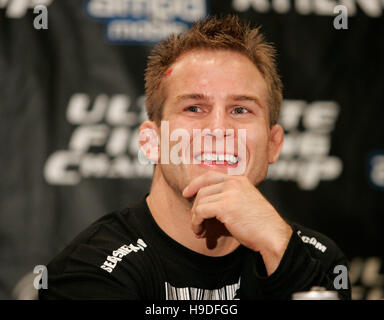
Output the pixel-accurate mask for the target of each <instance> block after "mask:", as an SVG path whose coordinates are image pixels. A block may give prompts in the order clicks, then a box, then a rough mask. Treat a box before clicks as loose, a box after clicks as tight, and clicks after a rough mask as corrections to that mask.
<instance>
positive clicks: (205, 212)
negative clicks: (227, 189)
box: [191, 201, 219, 235]
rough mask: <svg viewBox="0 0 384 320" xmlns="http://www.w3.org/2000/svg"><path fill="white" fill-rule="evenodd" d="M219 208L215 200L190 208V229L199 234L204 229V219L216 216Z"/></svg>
mask: <svg viewBox="0 0 384 320" xmlns="http://www.w3.org/2000/svg"><path fill="white" fill-rule="evenodd" d="M218 214H219V210H218V209H217V201H214V202H209V203H204V204H200V205H197V206H196V207H195V208H193V209H192V219H191V222H192V230H193V232H194V233H195V234H196V235H201V234H202V232H203V231H204V225H203V223H204V220H207V219H211V218H217V216H218Z"/></svg>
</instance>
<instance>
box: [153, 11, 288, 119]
mask: <svg viewBox="0 0 384 320" xmlns="http://www.w3.org/2000/svg"><path fill="white" fill-rule="evenodd" d="M196 49H213V50H232V51H235V52H239V53H241V54H244V55H245V56H246V57H248V58H249V59H250V60H251V61H252V62H253V63H254V64H255V65H256V67H257V68H258V70H259V71H260V72H261V74H262V75H263V77H264V80H265V82H266V84H267V88H268V105H269V120H270V125H271V126H272V125H274V124H276V123H277V120H278V117H279V114H280V108H281V103H282V99H283V94H282V91H283V85H282V82H281V79H280V77H279V75H278V72H277V67H276V50H275V48H274V47H273V46H272V45H271V44H270V43H267V42H266V40H265V38H264V36H263V34H262V33H261V32H260V27H258V28H251V27H250V24H249V22H245V21H241V20H240V19H239V18H238V17H237V16H234V15H228V16H224V17H214V16H208V17H207V18H205V19H204V20H201V21H198V22H196V23H195V24H194V25H193V26H192V28H191V29H190V30H189V31H188V32H186V33H184V34H179V35H175V34H172V35H171V36H169V37H168V38H167V39H166V40H163V41H161V42H159V43H158V44H157V45H156V46H155V47H154V48H153V50H152V53H151V55H150V56H149V58H148V64H147V68H146V71H145V94H146V108H147V114H148V118H149V119H150V120H152V121H156V122H160V120H161V118H162V109H163V105H164V102H165V99H166V94H165V90H164V85H163V81H162V80H163V78H164V77H165V74H166V71H167V70H168V69H169V68H170V66H171V65H172V64H173V63H174V62H175V61H176V59H177V58H178V57H180V56H181V55H182V54H185V53H187V52H189V51H191V50H196Z"/></svg>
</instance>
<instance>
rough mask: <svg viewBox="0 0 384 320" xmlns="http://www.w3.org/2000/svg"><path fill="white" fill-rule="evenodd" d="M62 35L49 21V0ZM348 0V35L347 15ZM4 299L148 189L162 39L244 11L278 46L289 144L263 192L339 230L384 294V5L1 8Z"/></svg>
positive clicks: (123, 2) (230, 2) (368, 292)
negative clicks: (43, 13)
mask: <svg viewBox="0 0 384 320" xmlns="http://www.w3.org/2000/svg"><path fill="white" fill-rule="evenodd" d="M38 3H40V4H44V5H46V6H47V8H48V29H35V28H34V21H35V19H36V17H37V16H38V13H34V11H33V8H34V6H35V5H36V4H38ZM337 4H344V5H347V9H348V12H349V17H348V29H346V30H337V29H335V28H334V24H333V22H334V18H335V15H334V13H333V8H334V7H335V5H337ZM0 7H1V9H0V80H1V82H0V88H1V89H0V132H1V135H0V139H1V144H0V145H1V158H0V159H1V172H0V181H1V183H0V188H1V189H0V190H1V192H0V197H1V198H0V256H1V259H0V270H1V273H0V298H3V299H27V298H34V297H35V296H36V291H34V289H33V287H32V283H33V279H34V276H35V274H33V269H34V267H35V266H36V265H41V264H43V265H44V264H46V263H47V262H48V261H49V260H50V259H51V258H52V257H53V256H54V255H55V254H57V253H58V252H59V250H61V249H62V248H63V247H64V245H65V244H67V243H68V242H69V241H70V240H71V239H72V238H73V237H74V236H75V235H76V234H77V233H78V232H80V231H81V230H82V229H84V228H85V227H86V226H87V225H89V224H90V223H91V222H92V221H94V220H96V219H97V218H99V217H100V216H102V215H104V214H106V213H108V212H110V211H113V210H115V209H118V208H122V207H125V206H127V205H129V204H130V203H133V202H135V201H137V200H138V199H140V198H141V197H142V196H143V194H145V192H147V191H148V188H149V185H150V181H151V180H150V179H151V173H152V169H151V168H150V167H146V166H142V165H140V164H139V163H138V160H137V127H138V125H139V124H140V122H141V121H142V120H144V119H145V112H144V104H143V101H144V100H143V94H144V90H143V86H144V85H143V72H144V68H145V64H146V57H147V55H148V54H149V52H150V50H151V48H152V46H153V44H154V43H155V42H156V41H158V40H159V39H160V38H161V37H163V36H165V35H167V34H168V33H169V32H171V31H180V30H185V29H187V28H188V27H189V26H190V24H191V22H192V21H193V20H195V19H197V18H199V17H204V16H205V15H207V14H217V13H237V14H239V15H240V16H241V17H242V18H245V19H248V20H249V21H251V23H252V24H253V25H259V24H261V25H262V26H263V30H264V32H265V34H266V35H267V38H268V40H270V41H272V42H274V43H275V45H276V47H277V49H278V52H279V57H278V63H279V70H280V73H281V75H282V77H283V82H284V86H285V89H284V94H285V101H284V107H283V111H282V116H281V119H280V123H281V124H282V125H283V126H284V128H285V130H286V141H285V146H284V149H283V152H282V155H281V158H280V159H279V161H278V162H277V163H276V164H274V165H273V166H272V167H271V169H270V172H269V177H268V179H267V180H266V181H265V183H264V185H263V187H262V191H263V193H264V194H265V195H266V196H267V198H268V199H270V200H271V202H272V203H273V204H274V205H275V206H276V207H277V208H278V210H279V211H280V212H281V213H282V214H283V215H285V216H286V217H288V218H290V219H293V220H295V221H297V222H299V223H301V224H304V225H306V226H308V227H311V228H314V229H316V230H318V231H321V232H323V233H325V234H327V235H328V236H330V237H331V238H333V239H334V240H335V241H336V242H337V243H338V244H339V246H340V247H341V248H342V249H343V250H344V251H345V253H346V254H347V255H348V258H349V259H350V261H351V270H350V271H351V274H350V275H351V280H352V283H353V296H354V298H355V299H378V298H384V271H383V258H384V254H383V250H382V245H383V243H384V236H383V234H382V229H383V227H384V223H383V222H384V221H383V220H384V218H383V215H384V204H383V198H384V197H383V191H384V139H383V138H384V132H383V131H384V130H383V128H382V123H383V117H382V115H383V112H382V111H381V110H382V108H383V106H384V96H383V95H384V93H383V92H384V90H383V89H384V87H383V86H384V63H383V57H384V47H383V46H384V18H383V15H384V3H383V1H380V0H377V1H375V0H371V1H366V0H350V1H347V0H345V1H333V0H316V1H314V0H297V1H293V0H291V1H290V0H274V1H269V0H226V1H213V0H212V1H204V0H183V1H175V0H174V1H170V0H169V1H158V0H146V1H144V0H135V1H132V0H130V1H129V0H109V1H108V0H84V1H82V0H65V1H64V0H53V1H52V0H44V1H43V0H41V1H37V0H36V1H35V0H20V1H19V0H18V1H16V0H5V1H0Z"/></svg>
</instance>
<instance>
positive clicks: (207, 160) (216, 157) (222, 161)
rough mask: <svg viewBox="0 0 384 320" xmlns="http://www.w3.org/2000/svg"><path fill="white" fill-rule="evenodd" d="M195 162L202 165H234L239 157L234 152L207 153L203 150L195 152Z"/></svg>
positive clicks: (238, 160)
mask: <svg viewBox="0 0 384 320" xmlns="http://www.w3.org/2000/svg"><path fill="white" fill-rule="evenodd" d="M194 158H195V160H196V161H197V164H199V165H202V166H231V167H234V166H236V165H237V164H238V163H239V162H240V160H241V159H240V158H239V157H238V156H237V155H236V154H228V153H219V154H217V153H215V152H213V153H209V152H204V153H201V154H197V155H196V156H195V157H194Z"/></svg>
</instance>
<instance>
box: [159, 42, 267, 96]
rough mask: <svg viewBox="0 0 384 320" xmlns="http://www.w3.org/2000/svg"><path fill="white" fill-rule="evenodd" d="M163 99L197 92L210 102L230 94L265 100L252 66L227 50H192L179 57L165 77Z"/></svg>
mask: <svg viewBox="0 0 384 320" xmlns="http://www.w3.org/2000/svg"><path fill="white" fill-rule="evenodd" d="M164 84H165V89H166V96H167V100H169V99H172V97H176V96H178V95H180V94H190V93H200V94H204V95H207V96H211V97H212V98H213V99H220V98H225V97H226V96H233V95H246V94H249V95H257V96H258V97H260V99H262V100H263V99H266V97H267V85H266V82H265V80H264V78H263V76H262V75H261V73H260V71H259V70H258V68H257V67H256V65H255V64H254V63H253V62H252V61H251V60H250V59H249V58H248V57H246V56H245V55H243V54H241V53H238V52H234V51H230V50H208V49H207V50H205V49H203V50H201V49H200V50H193V51H190V52H188V53H185V54H183V55H182V56H180V57H179V58H178V59H177V60H176V62H175V63H174V64H173V65H172V66H171V68H169V69H168V70H167V72H166V74H165V81H164Z"/></svg>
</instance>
